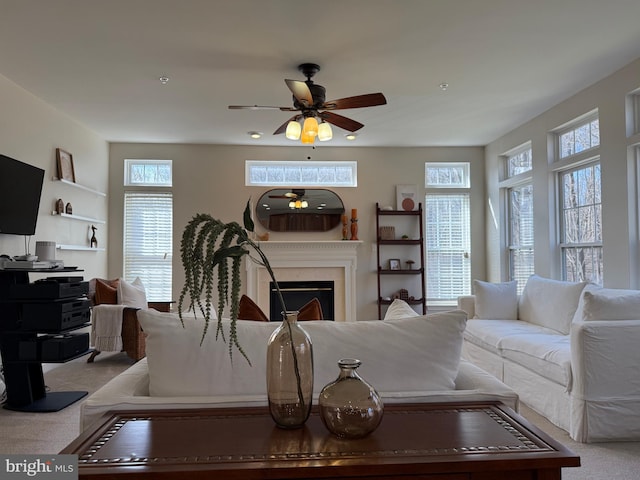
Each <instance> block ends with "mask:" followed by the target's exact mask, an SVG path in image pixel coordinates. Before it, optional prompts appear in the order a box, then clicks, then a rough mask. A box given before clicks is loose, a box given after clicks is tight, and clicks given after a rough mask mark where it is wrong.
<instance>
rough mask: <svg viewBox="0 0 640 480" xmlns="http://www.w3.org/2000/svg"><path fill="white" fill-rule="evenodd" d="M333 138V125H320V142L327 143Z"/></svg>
mask: <svg viewBox="0 0 640 480" xmlns="http://www.w3.org/2000/svg"><path fill="white" fill-rule="evenodd" d="M332 138H333V132H332V131H331V125H329V124H328V123H327V122H322V123H321V124H320V125H318V140H320V141H321V142H326V141H327V140H331V139H332Z"/></svg>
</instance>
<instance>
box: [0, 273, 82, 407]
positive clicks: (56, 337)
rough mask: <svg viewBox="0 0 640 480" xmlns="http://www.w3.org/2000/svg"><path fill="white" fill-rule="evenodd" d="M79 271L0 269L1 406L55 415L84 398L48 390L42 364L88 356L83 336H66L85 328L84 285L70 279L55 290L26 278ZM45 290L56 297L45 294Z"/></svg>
mask: <svg viewBox="0 0 640 480" xmlns="http://www.w3.org/2000/svg"><path fill="white" fill-rule="evenodd" d="M79 271H80V270H76V269H74V268H68V269H65V268H61V269H53V270H52V269H11V270H10V269H4V270H0V355H1V357H2V366H3V369H4V372H3V373H4V381H5V385H6V388H7V402H6V404H5V406H4V408H6V409H8V410H18V411H24V412H55V411H58V410H61V409H63V408H65V407H67V406H68V405H71V404H72V403H74V402H76V401H78V400H80V399H81V398H83V397H84V396H86V395H87V393H88V392H86V391H65V392H48V391H47V388H46V386H45V383H44V375H43V370H42V363H43V362H44V363H64V362H68V361H70V360H73V359H74V358H78V357H81V356H83V355H86V354H88V353H90V352H91V349H89V342H88V335H89V334H88V333H80V334H71V333H70V332H72V331H74V330H79V329H81V328H84V327H87V326H89V325H90V311H89V306H88V303H87V302H88V301H87V300H86V296H85V290H88V282H83V281H82V280H81V279H82V277H75V276H74V277H73V278H74V280H73V281H69V282H66V283H64V284H61V285H60V286H59V287H57V286H56V283H57V281H55V280H51V279H52V278H54V277H49V278H47V279H42V280H40V281H37V282H33V283H32V282H30V280H29V273H40V274H41V273H45V274H47V275H49V274H53V275H56V274H60V273H67V274H69V273H72V274H73V275H76V272H79ZM43 282H44V283H43ZM49 287H52V289H53V290H56V288H58V289H59V290H61V293H60V294H54V295H51V294H50V293H49V291H48V288H49ZM45 344H46V345H45ZM58 352H59V353H58Z"/></svg>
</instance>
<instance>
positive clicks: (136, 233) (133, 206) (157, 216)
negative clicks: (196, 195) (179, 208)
mask: <svg viewBox="0 0 640 480" xmlns="http://www.w3.org/2000/svg"><path fill="white" fill-rule="evenodd" d="M172 230H173V195H172V194H171V193H154V192H149V193H146V192H125V195H124V277H125V278H126V279H127V280H130V281H131V280H133V279H135V278H136V277H140V280H142V283H143V284H144V286H145V289H146V291H147V299H148V300H149V301H169V300H171V299H172V293H171V279H172V268H171V263H172V251H173V243H172V242H173V231H172Z"/></svg>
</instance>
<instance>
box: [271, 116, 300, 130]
mask: <svg viewBox="0 0 640 480" xmlns="http://www.w3.org/2000/svg"><path fill="white" fill-rule="evenodd" d="M298 118H300V115H294V116H293V117H291V118H290V119H289V120H287V121H286V122H284V123H283V124H282V125H280V126H279V127H278V129H277V130H276V131H275V132H273V134H274V135H280V134H281V133H284V132H286V130H287V125H288V124H289V122H292V121H294V120H297V119H298Z"/></svg>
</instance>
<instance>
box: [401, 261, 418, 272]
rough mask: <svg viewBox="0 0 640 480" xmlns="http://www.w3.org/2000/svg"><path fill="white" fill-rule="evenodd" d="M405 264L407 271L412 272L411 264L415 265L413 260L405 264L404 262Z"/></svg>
mask: <svg viewBox="0 0 640 480" xmlns="http://www.w3.org/2000/svg"><path fill="white" fill-rule="evenodd" d="M404 263H406V264H407V270H413V264H414V263H416V262H414V261H413V260H407V261H406V262H404Z"/></svg>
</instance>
